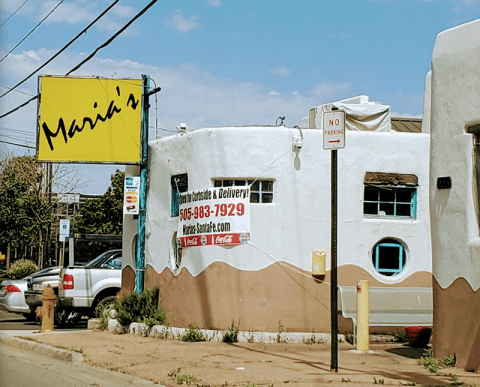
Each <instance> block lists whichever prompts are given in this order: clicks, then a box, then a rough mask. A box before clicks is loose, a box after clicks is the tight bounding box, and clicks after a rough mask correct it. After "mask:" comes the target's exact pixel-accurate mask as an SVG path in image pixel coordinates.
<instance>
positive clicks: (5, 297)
mask: <svg viewBox="0 0 480 387" xmlns="http://www.w3.org/2000/svg"><path fill="white" fill-rule="evenodd" d="M54 269H55V268H54V267H49V268H46V269H43V270H40V271H38V272H36V273H33V274H30V275H28V276H26V277H25V278H22V279H18V280H3V281H2V282H1V285H0V310H6V311H7V312H12V313H21V314H23V316H24V317H25V318H26V319H27V320H32V321H33V320H35V317H36V316H35V313H34V311H33V312H32V310H31V309H30V307H29V306H28V304H27V303H26V302H25V291H26V290H27V288H28V281H29V280H30V279H31V278H32V277H33V276H35V275H44V274H46V273H48V272H50V271H52V270H54ZM58 272H60V268H58Z"/></svg>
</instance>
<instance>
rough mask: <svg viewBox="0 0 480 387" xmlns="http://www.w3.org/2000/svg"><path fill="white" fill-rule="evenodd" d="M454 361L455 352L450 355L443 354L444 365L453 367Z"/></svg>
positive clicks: (455, 358) (455, 357) (455, 359)
mask: <svg viewBox="0 0 480 387" xmlns="http://www.w3.org/2000/svg"><path fill="white" fill-rule="evenodd" d="M456 362H457V356H456V355H455V354H453V355H450V356H445V357H444V358H443V360H442V363H443V365H444V366H445V367H455V363H456Z"/></svg>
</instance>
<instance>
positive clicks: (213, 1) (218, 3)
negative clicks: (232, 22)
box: [207, 0, 223, 7]
mask: <svg viewBox="0 0 480 387" xmlns="http://www.w3.org/2000/svg"><path fill="white" fill-rule="evenodd" d="M207 5H208V6H210V7H222V6H223V3H222V0H207Z"/></svg>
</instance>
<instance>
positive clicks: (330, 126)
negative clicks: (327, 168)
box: [323, 110, 345, 372]
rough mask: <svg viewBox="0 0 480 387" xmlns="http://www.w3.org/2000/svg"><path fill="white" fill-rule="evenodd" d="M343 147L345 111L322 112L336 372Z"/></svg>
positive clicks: (335, 367) (332, 333) (332, 351)
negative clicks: (339, 163)
mask: <svg viewBox="0 0 480 387" xmlns="http://www.w3.org/2000/svg"><path fill="white" fill-rule="evenodd" d="M344 147H345V112H344V111H341V110H332V111H330V112H324V113H323V149H326V150H331V151H332V152H331V156H332V162H331V179H330V180H331V187H332V188H331V206H330V211H331V226H330V227H331V228H330V237H331V239H330V248H331V263H332V268H331V273H332V274H331V285H330V311H331V335H332V336H331V364H330V369H331V371H334V372H338V290H337V288H338V273H337V266H338V265H337V223H338V218H337V211H338V181H337V177H338V173H337V161H338V160H337V150H338V149H342V148H344Z"/></svg>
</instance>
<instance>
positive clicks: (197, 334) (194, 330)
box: [180, 324, 205, 342]
mask: <svg viewBox="0 0 480 387" xmlns="http://www.w3.org/2000/svg"><path fill="white" fill-rule="evenodd" d="M180 338H181V339H182V341H189V342H197V341H205V336H204V335H203V333H202V331H201V330H200V328H198V327H197V326H196V325H195V324H190V325H189V326H188V331H186V332H185V334H184V335H182V336H180Z"/></svg>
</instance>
